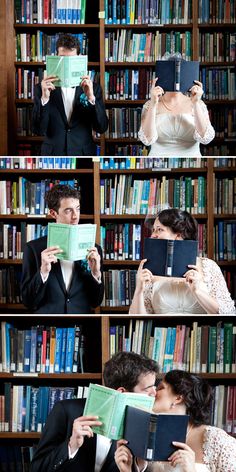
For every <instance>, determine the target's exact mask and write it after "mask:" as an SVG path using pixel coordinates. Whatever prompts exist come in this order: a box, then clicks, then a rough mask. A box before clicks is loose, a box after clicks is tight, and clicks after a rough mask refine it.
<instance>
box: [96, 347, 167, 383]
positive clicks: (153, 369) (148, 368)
mask: <svg viewBox="0 0 236 472" xmlns="http://www.w3.org/2000/svg"><path fill="white" fill-rule="evenodd" d="M149 373H154V374H157V373H158V365H157V363H156V362H155V361H153V360H152V359H150V358H149V357H146V356H144V355H140V354H136V353H135V352H118V353H117V354H114V355H113V356H112V358H111V359H110V360H109V361H107V362H106V363H105V365H104V371H103V379H104V383H105V385H106V387H110V388H114V389H117V388H119V387H123V388H125V389H126V390H128V391H129V392H132V391H133V390H134V387H135V386H136V385H137V384H138V382H139V377H140V375H142V374H144V375H146V374H149Z"/></svg>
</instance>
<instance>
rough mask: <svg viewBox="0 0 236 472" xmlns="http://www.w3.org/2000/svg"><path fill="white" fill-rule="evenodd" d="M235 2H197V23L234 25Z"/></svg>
mask: <svg viewBox="0 0 236 472" xmlns="http://www.w3.org/2000/svg"><path fill="white" fill-rule="evenodd" d="M235 7H236V5H235V0H225V1H224V2H221V0H203V1H202V2H199V7H198V21H199V23H210V24H214V23H220V24H221V23H234V22H235V20H236V13H235Z"/></svg>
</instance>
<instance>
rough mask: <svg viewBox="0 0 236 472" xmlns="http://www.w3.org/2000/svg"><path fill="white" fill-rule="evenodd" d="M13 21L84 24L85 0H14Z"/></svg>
mask: <svg viewBox="0 0 236 472" xmlns="http://www.w3.org/2000/svg"><path fill="white" fill-rule="evenodd" d="M14 3H15V22H16V23H19V24H33V23H43V24H45V25H47V24H84V23H85V11H86V0H82V1H81V2H76V1H67V2H66V1H64V2H59V1H57V2H49V1H45V0H40V1H38V2H35V1H34V0H28V1H27V3H26V1H25V0H15V2H14Z"/></svg>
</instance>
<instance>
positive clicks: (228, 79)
mask: <svg viewBox="0 0 236 472" xmlns="http://www.w3.org/2000/svg"><path fill="white" fill-rule="evenodd" d="M200 81H201V82H202V84H203V90H204V91H205V93H204V98H205V99H206V100H235V99H236V87H235V84H236V73H235V69H234V67H233V68H230V67H220V68H216V67H202V68H201V70H200Z"/></svg>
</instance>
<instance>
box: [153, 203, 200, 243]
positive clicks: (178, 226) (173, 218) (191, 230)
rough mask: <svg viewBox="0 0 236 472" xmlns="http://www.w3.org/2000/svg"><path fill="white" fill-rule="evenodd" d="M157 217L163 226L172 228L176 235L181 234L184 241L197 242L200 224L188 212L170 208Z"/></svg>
mask: <svg viewBox="0 0 236 472" xmlns="http://www.w3.org/2000/svg"><path fill="white" fill-rule="evenodd" d="M157 217H158V219H159V221H160V223H161V224H163V225H164V226H167V227H168V228H170V229H171V230H172V231H173V233H175V234H177V233H180V234H181V236H182V238H183V239H193V240H194V241H196V240H197V237H198V224H197V221H196V220H195V218H194V217H193V216H192V215H190V213H188V211H185V210H179V209H178V208H168V209H167V210H162V211H161V212H160V213H159V214H158V215H157Z"/></svg>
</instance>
